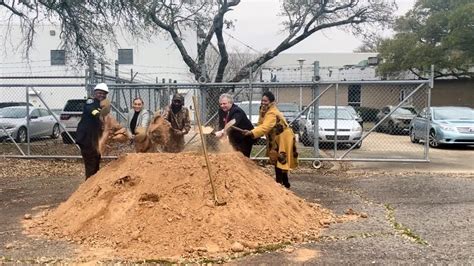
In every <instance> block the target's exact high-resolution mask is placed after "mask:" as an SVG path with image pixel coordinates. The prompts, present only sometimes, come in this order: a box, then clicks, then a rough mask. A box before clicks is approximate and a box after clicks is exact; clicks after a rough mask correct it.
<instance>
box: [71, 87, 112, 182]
mask: <svg viewBox="0 0 474 266" xmlns="http://www.w3.org/2000/svg"><path fill="white" fill-rule="evenodd" d="M108 93H109V89H108V87H107V84H105V83H99V84H97V86H95V88H94V97H93V98H89V99H87V101H86V104H85V105H84V109H83V111H82V117H81V121H79V124H78V125H77V132H76V144H77V145H79V147H80V148H81V155H82V159H83V160H84V166H85V170H86V180H87V179H88V178H89V177H91V176H92V175H94V174H95V173H97V171H99V166H100V159H101V154H100V152H99V138H100V136H101V135H102V130H103V128H102V127H103V117H104V116H105V115H107V111H109V110H107V109H109V108H110V107H108V108H107V107H106V108H104V106H103V105H104V104H105V102H106V101H104V100H105V99H106V98H107V94H108ZM101 102H102V104H101Z"/></svg>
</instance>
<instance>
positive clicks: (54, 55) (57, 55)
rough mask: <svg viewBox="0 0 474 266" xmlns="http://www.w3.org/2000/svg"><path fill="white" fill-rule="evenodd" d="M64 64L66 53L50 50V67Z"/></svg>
mask: <svg viewBox="0 0 474 266" xmlns="http://www.w3.org/2000/svg"><path fill="white" fill-rule="evenodd" d="M65 64H66V51H64V50H51V65H52V66H62V65H65Z"/></svg>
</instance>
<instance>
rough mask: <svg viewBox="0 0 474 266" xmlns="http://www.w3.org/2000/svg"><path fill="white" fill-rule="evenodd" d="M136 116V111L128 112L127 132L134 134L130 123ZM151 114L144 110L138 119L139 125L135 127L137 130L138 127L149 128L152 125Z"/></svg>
mask: <svg viewBox="0 0 474 266" xmlns="http://www.w3.org/2000/svg"><path fill="white" fill-rule="evenodd" d="M134 114H135V110H133V109H132V111H130V112H128V116H127V132H128V133H129V134H132V129H131V128H130V123H131V122H132V118H133V115H134ZM150 120H151V114H150V112H149V111H148V110H145V109H142V110H141V111H140V113H139V114H138V117H137V125H136V126H135V130H136V129H137V128H138V127H143V128H148V126H149V125H150Z"/></svg>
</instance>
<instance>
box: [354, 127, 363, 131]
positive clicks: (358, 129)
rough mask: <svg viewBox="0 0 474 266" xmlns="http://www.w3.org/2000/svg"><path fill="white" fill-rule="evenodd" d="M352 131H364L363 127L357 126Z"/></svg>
mask: <svg viewBox="0 0 474 266" xmlns="http://www.w3.org/2000/svg"><path fill="white" fill-rule="evenodd" d="M352 131H362V127H361V126H355V127H353V128H352Z"/></svg>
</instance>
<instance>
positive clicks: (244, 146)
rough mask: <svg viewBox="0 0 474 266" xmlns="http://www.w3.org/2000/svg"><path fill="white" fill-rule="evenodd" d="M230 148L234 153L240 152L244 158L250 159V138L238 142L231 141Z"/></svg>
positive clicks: (251, 145) (251, 142) (251, 141)
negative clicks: (232, 148)
mask: <svg viewBox="0 0 474 266" xmlns="http://www.w3.org/2000/svg"><path fill="white" fill-rule="evenodd" d="M232 146H233V147H234V149H235V150H236V151H240V152H241V153H242V154H243V155H245V157H248V158H250V153H251V152H252V147H253V140H252V139H251V138H248V139H244V140H242V141H240V142H236V141H233V142H232Z"/></svg>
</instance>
